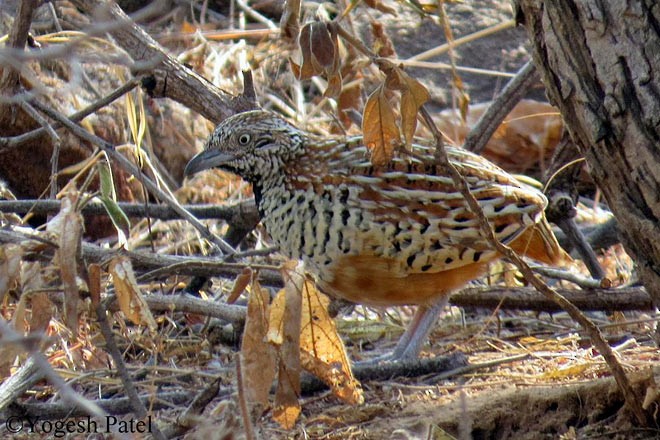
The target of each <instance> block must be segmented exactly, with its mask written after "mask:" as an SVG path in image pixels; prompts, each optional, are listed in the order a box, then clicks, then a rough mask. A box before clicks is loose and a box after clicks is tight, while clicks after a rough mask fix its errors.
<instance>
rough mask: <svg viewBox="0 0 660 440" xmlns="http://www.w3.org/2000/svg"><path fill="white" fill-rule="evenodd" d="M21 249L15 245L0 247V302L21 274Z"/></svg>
mask: <svg viewBox="0 0 660 440" xmlns="http://www.w3.org/2000/svg"><path fill="white" fill-rule="evenodd" d="M22 257H23V248H22V247H21V246H19V245H17V244H5V245H3V246H0V302H1V301H2V300H3V298H4V297H5V295H6V294H7V292H8V291H9V290H11V289H12V288H13V287H14V285H15V284H16V282H17V281H18V278H19V276H20V274H21V261H22Z"/></svg>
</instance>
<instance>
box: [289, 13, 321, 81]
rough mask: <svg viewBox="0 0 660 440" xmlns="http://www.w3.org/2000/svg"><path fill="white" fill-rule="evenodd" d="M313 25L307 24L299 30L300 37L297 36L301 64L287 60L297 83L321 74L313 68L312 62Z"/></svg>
mask: <svg viewBox="0 0 660 440" xmlns="http://www.w3.org/2000/svg"><path fill="white" fill-rule="evenodd" d="M313 25H314V23H307V24H306V25H305V26H303V28H302V29H301V30H300V35H299V36H298V47H299V48H300V53H301V55H302V63H301V64H300V65H298V64H296V63H294V62H293V60H289V62H290V64H291V70H292V71H293V74H294V75H295V77H296V79H298V80H299V81H302V80H306V79H310V78H312V77H313V76H314V75H319V74H321V73H322V70H320V69H316V68H315V67H314V61H313V60H312V57H313V55H312V27H313Z"/></svg>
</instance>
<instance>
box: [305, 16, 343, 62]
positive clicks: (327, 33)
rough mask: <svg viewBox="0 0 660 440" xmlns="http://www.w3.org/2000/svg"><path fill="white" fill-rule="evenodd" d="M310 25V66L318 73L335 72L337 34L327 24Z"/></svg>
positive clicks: (316, 23) (337, 55)
mask: <svg viewBox="0 0 660 440" xmlns="http://www.w3.org/2000/svg"><path fill="white" fill-rule="evenodd" d="M310 24H311V29H310V30H311V33H310V36H309V44H310V49H311V51H312V64H313V65H314V69H315V70H318V71H320V72H335V71H337V65H338V57H339V54H338V47H337V34H336V32H334V35H333V32H332V30H333V29H334V28H333V27H331V26H329V25H328V24H327V23H323V22H320V21H319V22H315V23H310Z"/></svg>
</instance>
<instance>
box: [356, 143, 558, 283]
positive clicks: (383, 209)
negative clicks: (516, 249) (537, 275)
mask: <svg viewBox="0 0 660 440" xmlns="http://www.w3.org/2000/svg"><path fill="white" fill-rule="evenodd" d="M448 154H449V157H450V160H451V162H452V163H453V164H454V165H455V166H456V167H457V168H458V171H459V172H460V173H461V175H462V176H463V177H464V178H465V179H466V181H467V182H468V185H469V187H470V190H471V191H472V194H473V195H474V196H475V198H476V199H477V201H478V203H479V205H480V206H481V208H482V210H483V212H484V214H485V216H486V218H487V219H488V221H489V222H490V224H491V225H492V227H493V230H494V232H495V236H496V238H497V239H498V240H500V241H501V242H503V243H510V242H511V241H512V240H514V239H515V238H517V237H518V236H520V234H522V233H523V232H524V231H525V230H526V229H528V228H529V227H531V226H533V225H534V224H536V223H537V222H538V221H539V220H540V219H541V216H542V212H543V209H544V207H545V206H546V204H547V200H546V199H545V197H544V196H543V194H541V193H540V192H539V191H537V190H535V189H534V188H531V187H529V186H527V185H523V184H521V183H520V182H518V181H517V180H516V179H515V178H513V177H512V176H511V175H509V174H508V173H506V172H505V171H503V170H501V169H500V168H499V167H497V166H495V165H494V164H492V163H491V162H489V161H487V160H486V159H483V158H482V157H480V156H477V155H474V154H472V153H469V152H467V151H464V150H459V149H454V148H450V149H448ZM427 158H428V159H429V161H431V160H432V156H429V155H428V154H427ZM429 164H430V165H429ZM432 164H433V162H428V163H426V162H422V161H420V160H414V161H410V160H404V159H395V160H393V161H392V163H391V164H390V165H389V166H388V168H387V169H385V170H369V169H362V172H359V171H354V173H353V174H352V175H350V176H347V177H346V178H347V179H348V180H350V181H351V182H354V183H356V184H358V185H359V186H360V187H361V188H362V190H361V192H360V194H359V200H358V203H359V205H360V206H361V207H362V208H363V209H364V210H365V211H366V212H368V213H369V214H370V215H371V216H372V217H371V218H370V222H371V223H372V224H373V225H374V227H376V228H381V229H380V230H378V229H376V230H371V231H369V230H367V231H364V232H363V233H362V235H361V237H360V239H362V240H364V242H365V246H370V249H372V252H373V253H374V255H376V256H380V257H384V258H394V259H395V260H396V261H397V262H398V264H397V265H396V267H393V268H392V270H393V271H395V272H398V273H399V274H400V275H401V276H407V275H409V274H411V273H422V272H429V273H434V272H440V271H445V270H449V269H455V268H458V267H462V266H465V265H468V264H473V263H476V262H483V261H485V260H488V259H493V258H494V257H495V256H496V253H495V252H494V251H492V250H491V249H492V248H491V246H490V244H489V243H488V241H487V240H486V239H485V238H484V237H483V236H482V234H481V232H480V229H479V224H478V220H477V219H476V217H475V216H474V215H473V214H472V213H471V211H470V209H469V207H468V205H467V202H466V201H465V200H464V198H463V195H462V194H461V193H460V191H459V190H458V189H457V188H456V187H455V185H454V183H453V181H452V180H451V178H450V177H449V176H448V175H447V174H446V173H445V172H444V171H443V170H442V168H441V167H439V166H434V165H432ZM365 171H367V172H365Z"/></svg>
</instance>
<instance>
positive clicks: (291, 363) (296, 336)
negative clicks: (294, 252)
mask: <svg viewBox="0 0 660 440" xmlns="http://www.w3.org/2000/svg"><path fill="white" fill-rule="evenodd" d="M282 278H283V279H284V289H283V291H284V293H283V295H284V297H285V300H284V312H283V313H282V321H281V328H282V336H283V337H282V344H281V346H280V359H279V369H278V376H277V391H276V392H275V405H274V407H273V420H275V421H276V422H277V423H279V424H280V425H281V426H282V427H283V428H284V429H291V428H293V426H294V425H295V423H296V420H297V419H298V416H299V415H300V402H299V401H298V398H299V397H300V314H301V303H302V289H303V284H304V282H305V276H304V274H303V271H302V263H299V262H295V261H289V262H287V263H286V264H285V265H284V267H283V268H282ZM281 294H282V293H281V292H280V295H281ZM278 296H279V295H278Z"/></svg>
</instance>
